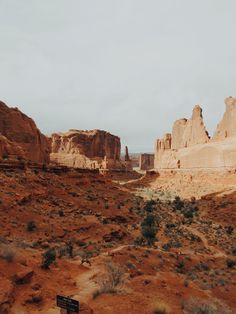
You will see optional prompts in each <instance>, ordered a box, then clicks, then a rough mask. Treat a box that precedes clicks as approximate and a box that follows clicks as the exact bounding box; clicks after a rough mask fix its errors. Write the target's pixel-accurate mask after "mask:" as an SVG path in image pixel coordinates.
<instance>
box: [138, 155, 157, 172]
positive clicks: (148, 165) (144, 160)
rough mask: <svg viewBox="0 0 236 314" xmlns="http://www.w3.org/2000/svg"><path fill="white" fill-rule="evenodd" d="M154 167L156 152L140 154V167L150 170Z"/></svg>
mask: <svg viewBox="0 0 236 314" xmlns="http://www.w3.org/2000/svg"><path fill="white" fill-rule="evenodd" d="M153 168H154V154H147V153H146V154H140V156H139V169H140V170H150V169H153Z"/></svg>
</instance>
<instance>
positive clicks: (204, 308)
mask: <svg viewBox="0 0 236 314" xmlns="http://www.w3.org/2000/svg"><path fill="white" fill-rule="evenodd" d="M183 311H184V313H185V314H229V313H230V312H229V309H228V308H227V306H226V305H225V304H223V303H221V302H220V301H219V300H216V299H213V300H211V301H207V300H201V299H198V298H191V299H190V300H188V301H187V302H185V303H184V305H183Z"/></svg>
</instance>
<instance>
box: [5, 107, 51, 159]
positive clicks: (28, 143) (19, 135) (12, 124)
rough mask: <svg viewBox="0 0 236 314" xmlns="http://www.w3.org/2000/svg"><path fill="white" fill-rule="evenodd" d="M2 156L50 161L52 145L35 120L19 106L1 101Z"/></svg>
mask: <svg viewBox="0 0 236 314" xmlns="http://www.w3.org/2000/svg"><path fill="white" fill-rule="evenodd" d="M0 135H1V138H0V147H1V148H0V158H5V157H9V158H10V157H14V158H15V157H20V158H25V159H26V160H30V161H33V162H37V163H48V162H49V153H50V147H49V143H48V140H47V138H46V136H44V135H43V134H42V133H41V132H40V131H39V129H38V128H37V127H36V124H35V122H34V121H33V120H32V119H31V118H29V117H28V116H27V115H25V114H24V113H22V112H21V111H20V110H19V109H18V108H9V107H8V106H7V105H6V104H4V103H3V102H0Z"/></svg>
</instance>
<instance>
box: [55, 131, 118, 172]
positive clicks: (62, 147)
mask: <svg viewBox="0 0 236 314" xmlns="http://www.w3.org/2000/svg"><path fill="white" fill-rule="evenodd" d="M50 142H51V155H50V159H51V161H52V162H56V163H58V164H61V165H65V166H68V167H75V168H89V169H119V168H122V163H121V160H120V150H121V144H120V138H119V137H118V136H115V135H112V134H110V133H108V132H106V131H101V130H92V131H80V130H69V131H68V132H66V133H54V134H52V135H51V137H50Z"/></svg>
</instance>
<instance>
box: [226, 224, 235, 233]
mask: <svg viewBox="0 0 236 314" xmlns="http://www.w3.org/2000/svg"><path fill="white" fill-rule="evenodd" d="M225 229H226V232H227V234H228V235H231V234H232V233H233V232H234V228H233V227H232V226H228V227H226V228H225Z"/></svg>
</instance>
